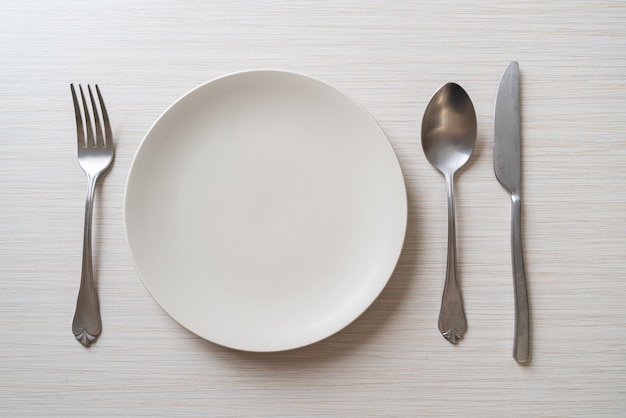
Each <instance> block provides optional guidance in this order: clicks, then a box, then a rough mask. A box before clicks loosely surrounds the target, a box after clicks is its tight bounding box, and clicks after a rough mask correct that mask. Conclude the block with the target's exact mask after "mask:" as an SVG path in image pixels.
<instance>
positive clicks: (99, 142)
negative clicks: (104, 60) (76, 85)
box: [87, 84, 105, 147]
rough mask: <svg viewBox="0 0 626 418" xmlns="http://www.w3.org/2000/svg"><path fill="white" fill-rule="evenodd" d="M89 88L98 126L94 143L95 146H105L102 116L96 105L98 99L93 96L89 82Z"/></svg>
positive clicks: (95, 123) (96, 126)
mask: <svg viewBox="0 0 626 418" xmlns="http://www.w3.org/2000/svg"><path fill="white" fill-rule="evenodd" d="M87 90H89V100H90V101H91V109H92V110H93V124H94V126H95V128H96V142H95V143H94V146H95V147H102V146H104V145H105V144H104V139H103V138H102V127H101V125H100V117H99V116H98V107H97V106H96V101H95V99H94V97H93V93H92V92H91V86H90V85H89V84H87Z"/></svg>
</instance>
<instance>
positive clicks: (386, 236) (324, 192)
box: [124, 70, 407, 351]
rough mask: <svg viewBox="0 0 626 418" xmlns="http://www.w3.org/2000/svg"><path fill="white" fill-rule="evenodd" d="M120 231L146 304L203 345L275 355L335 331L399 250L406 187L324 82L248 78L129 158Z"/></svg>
mask: <svg viewBox="0 0 626 418" xmlns="http://www.w3.org/2000/svg"><path fill="white" fill-rule="evenodd" d="M124 218H125V219H124V222H125V227H126V237H127V240H128V243H129V247H130V250H131V254H132V257H133V260H134V263H135V267H136V269H137V271H138V273H139V275H140V277H141V279H142V281H143V283H144V285H145V286H146V288H147V289H148V291H149V292H150V294H151V295H152V296H153V297H154V299H155V300H156V301H157V303H158V304H159V305H160V306H161V307H162V308H163V309H164V310H165V311H166V312H167V313H168V314H169V315H170V316H171V317H172V318H174V319H175V320H176V321H178V322H179V323H180V324H181V325H182V326H184V327H186V328H187V329H189V330H190V331H192V332H193V333H195V334H197V335H199V336H201V337H203V338H205V339H207V340H209V341H212V342H214V343H217V344H220V345H223V346H226V347H231V348H234V349H239V350H247V351H280V350H287V349H292V348H297V347H301V346H304V345H307V344H311V343H314V342H316V341H319V340H321V339H323V338H325V337H327V336H329V335H331V334H333V333H335V332H337V331H339V330H340V329H342V328H343V327H345V326H346V325H347V324H349V323H350V322H351V321H353V320H354V319H355V318H357V317H358V316H359V315H360V314H361V313H362V312H363V311H364V310H365V309H367V307H368V306H369V305H370V304H371V303H372V302H373V301H374V299H376V297H377V296H378V294H379V293H380V292H381V290H382V289H383V288H384V286H385V284H386V283H387V281H388V280H389V277H390V276H391V274H392V272H393V270H394V268H395V265H396V262H397V260H398V257H399V255H400V251H401V249H402V244H403V241H404V235H405V230H406V221H407V199H406V189H405V185H404V180H403V176H402V172H401V169H400V165H399V164H398V160H397V158H396V155H395V153H394V151H393V148H392V147H391V145H390V143H389V141H388V140H387V138H386V136H385V134H384V132H383V131H382V129H381V128H380V127H379V126H378V125H377V123H376V122H375V121H374V119H373V118H372V117H371V116H370V115H369V114H368V113H367V112H366V111H365V110H363V109H362V108H361V107H360V106H358V105H357V104H356V103H355V102H353V101H352V100H350V99H349V98H347V97H346V96H344V95H343V94H341V93H340V92H338V91H337V90H335V89H334V88H332V87H330V86H329V85H327V84H325V83H323V82H321V81H319V80H316V79H313V78H310V77H307V76H304V75H301V74H295V73H291V72H285V71H270V70H267V71H265V70H262V71H246V72H241V73H235V74H231V75H227V76H224V77H220V78H217V79H215V80H213V81H210V82H208V83H206V84H203V85H201V86H199V87H197V88H195V89H193V90H192V91H190V92H189V93H187V94H185V95H184V96H183V97H181V98H180V99H179V100H177V101H176V102H175V103H174V104H172V105H171V106H170V107H169V108H168V109H167V110H166V111H165V112H164V113H163V114H162V115H161V116H160V117H159V118H158V120H157V121H156V122H155V123H154V125H153V126H152V127H151V128H150V130H149V131H148V133H147V134H146V136H145V138H144V139H143V141H142V143H141V145H140V147H139V149H138V151H137V154H136V156H135V158H134V160H133V162H132V166H131V168H130V173H129V176H128V180H127V184H126V193H125V201H124Z"/></svg>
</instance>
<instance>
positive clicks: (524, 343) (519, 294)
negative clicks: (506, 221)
mask: <svg viewBox="0 0 626 418" xmlns="http://www.w3.org/2000/svg"><path fill="white" fill-rule="evenodd" d="M511 202H512V205H511V251H512V256H513V287H514V294H515V337H514V340H513V357H514V358H515V360H517V362H518V363H526V362H527V361H528V359H529V358H530V310H529V308H528V289H527V287H526V273H525V271H524V253H523V251H522V200H521V198H520V195H519V194H515V193H514V194H512V196H511Z"/></svg>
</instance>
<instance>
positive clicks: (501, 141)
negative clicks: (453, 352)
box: [493, 61, 530, 363]
mask: <svg viewBox="0 0 626 418" xmlns="http://www.w3.org/2000/svg"><path fill="white" fill-rule="evenodd" d="M493 167H494V171H495V174H496V178H497V179H498V181H499V182H500V184H502V186H503V187H504V188H505V189H506V190H507V191H508V192H509V193H510V194H511V255H512V262H513V288H514V295H515V336H514V341H513V357H514V358H515V360H516V361H517V362H519V363H526V362H528V360H529V359H530V310H529V307H528V289H527V285H526V273H525V271H524V254H523V249H522V222H521V218H522V200H521V180H522V178H521V134H520V94H519V64H518V63H517V62H516V61H514V62H512V63H511V64H510V65H509V67H508V68H507V69H506V71H505V72H504V74H503V76H502V79H501V80H500V85H499V87H498V94H497V96H496V106H495V119H494V143H493Z"/></svg>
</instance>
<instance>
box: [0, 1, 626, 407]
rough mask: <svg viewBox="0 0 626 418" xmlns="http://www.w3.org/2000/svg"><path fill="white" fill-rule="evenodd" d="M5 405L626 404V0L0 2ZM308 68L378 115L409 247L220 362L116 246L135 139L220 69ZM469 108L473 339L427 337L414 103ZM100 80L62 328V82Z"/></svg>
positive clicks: (462, 216)
mask: <svg viewBox="0 0 626 418" xmlns="http://www.w3.org/2000/svg"><path fill="white" fill-rule="evenodd" d="M0 17H1V18H2V25H0V56H1V59H0V196H2V200H1V201H0V260H1V263H2V264H1V267H0V414H1V415H6V416H16V415H27V416H30V415H36V414H42V415H56V416H68V415H88V414H92V413H95V414H96V415H107V416H111V415H151V416H154V415H164V416H176V415H191V416H211V415H213V416H283V415H284V416H313V415H325V416H437V415H461V416H533V417H534V416H616V415H622V414H624V411H626V302H625V301H626V279H625V277H624V271H625V269H626V262H625V260H626V258H625V257H624V253H625V250H626V168H625V163H624V161H625V160H626V118H625V117H624V115H625V114H626V3H625V2H623V1H562V0H556V1H525V2H518V1H504V0H499V1H493V2H484V3H481V2H475V1H462V0H455V1H438V2H436V1H432V2H426V1H413V2H408V1H395V2H391V1H386V0H378V1H375V0H364V1H358V2H357V1H347V0H343V1H334V2H326V1H322V2H313V1H272V2H262V1H258V2H253V1H239V0H236V1H230V2H225V1H224V2H218V1H207V2H168V1H134V2H133V1H111V2H70V1H66V0H62V1H56V2H44V1H24V2H13V4H11V3H9V2H5V3H3V4H2V5H0ZM511 60H517V61H519V62H520V69H521V74H522V111H523V114H522V124H523V132H522V136H523V187H524V188H523V201H524V215H523V216H524V217H523V222H524V228H525V229H524V246H525V256H526V271H527V279H528V283H529V287H530V289H529V290H530V299H531V311H532V325H533V340H532V353H533V359H532V363H531V365H530V366H529V367H520V366H519V365H518V364H517V363H516V362H515V361H514V360H513V359H512V357H511V349H512V341H513V338H512V337H513V335H512V333H513V321H514V314H513V287H512V275H511V264H510V262H511V261H510V246H509V245H510V242H509V228H510V203H509V197H508V196H507V193H506V192H505V191H504V189H502V188H501V186H500V185H499V184H498V182H497V181H496V179H495V177H494V174H493V168H492V156H491V148H492V145H491V142H492V129H493V120H492V119H493V107H494V99H495V94H496V88H497V86H498V81H499V79H500V76H501V75H502V72H503V71H504V69H505V68H506V66H507V65H508V63H509V62H510V61H511ZM249 68H282V69H287V70H294V71H299V72H303V73H307V74H310V75H312V76H315V77H318V78H320V79H322V80H324V81H326V82H328V83H330V84H332V85H333V86H335V87H337V88H338V89H340V90H342V91H343V92H345V93H347V94H348V95H350V96H351V97H353V98H354V99H355V100H357V101H358V102H359V103H361V104H362V105H363V106H364V107H365V108H366V109H367V110H368V111H369V112H371V114H372V115H373V116H374V117H375V118H376V119H377V121H378V122H379V123H380V125H381V126H382V128H383V129H384V130H385V132H386V133H387V135H388V136H389V139H390V141H391V143H392V145H393V146H394V148H395V150H396V152H397V154H398V158H399V160H400V163H401V165H402V168H403V171H404V174H405V178H406V184H407V191H408V196H409V206H410V208H409V225H408V232H407V238H406V243H405V247H404V251H403V253H402V256H401V259H400V262H399V264H398V267H397V269H396V272H395V273H394V275H393V277H392V278H391V280H390V282H389V285H388V286H387V288H386V289H385V290H384V292H383V293H382V295H381V296H380V297H379V299H378V300H377V301H376V302H375V303H374V304H373V305H372V307H371V308H370V309H369V310H368V311H367V312H366V313H365V314H364V315H363V316H362V317H360V318H359V319H357V320H356V321H355V322H354V323H353V324H351V325H350V326H349V327H347V328H346V329H344V330H343V331H341V332H340V333H338V334H336V335H334V336H332V337H330V338H328V339H327V340H325V341H322V342H320V343H318V344H315V345H312V346H309V347H306V348H304V349H300V350H296V351H290V352H286V353H275V354H263V355H261V354H250V353H242V352H235V351H230V350H227V349H223V348H220V347H218V346H215V345H213V344H211V343H209V342H206V341H204V340H201V339H199V338H197V337H195V336H194V335H192V334H190V333H189V332H187V331H186V330H184V329H182V328H181V327H180V326H178V325H177V324H176V323H175V322H174V321H173V320H172V319H170V318H169V317H168V316H167V314H165V313H164V312H163V311H162V310H161V309H160V308H159V307H158V305H157V304H156V303H155V302H154V301H153V300H152V298H151V297H150V295H149V294H148V293H147V292H146V290H145V288H144V287H143V285H142V284H141V281H140V279H139V277H138V276H137V274H136V273H135V271H134V268H133V265H132V261H131V259H130V255H129V252H128V248H127V245H126V242H125V237H124V229H123V219H122V213H123V210H122V203H123V193H124V183H125V179H126V176H127V173H128V169H129V166H130V163H131V160H132V158H133V155H134V152H135V151H136V149H137V146H138V144H139V142H140V141H141V139H142V137H143V135H144V134H145V132H146V131H147V129H148V128H149V127H150V126H151V124H152V123H153V122H154V121H155V119H156V118H157V117H158V115H159V114H160V113H161V112H162V111H164V110H165V109H166V108H167V106H168V105H169V104H171V103H172V102H173V101H174V100H175V99H177V98H178V97H179V96H180V95H182V94H184V93H185V92H187V91H188V90H189V89H191V88H193V87H195V86H197V85H198V84H200V83H203V82H205V81H207V80H210V79H212V78H214V77H217V76H220V75H223V74H225V73H228V72H232V71H238V70H244V69H249ZM448 81H455V82H457V83H459V84H461V85H462V86H463V87H464V88H465V89H466V90H467V92H468V93H469V94H470V96H471V97H472V99H473V101H474V105H475V108H476V112H477V116H478V124H479V135H478V143H477V149H476V151H475V154H474V156H473V158H472V160H471V162H470V163H469V164H468V166H467V167H466V168H465V169H464V170H463V173H462V175H461V176H459V179H458V181H457V184H456V185H457V190H456V191H457V196H456V198H457V233H458V251H459V254H458V266H459V267H458V268H459V276H460V283H461V287H462V291H463V295H464V303H465V309H466V314H467V319H468V325H469V329H468V332H467V335H466V337H465V339H464V340H463V341H462V342H461V343H459V344H458V345H457V346H452V345H450V344H449V343H448V342H446V341H445V340H444V339H443V338H442V337H441V335H439V332H438V330H437V315H438V312H439V303H440V297H441V291H442V287H443V277H444V263H445V254H446V251H445V248H446V247H445V246H446V227H447V223H446V207H445V204H446V201H445V188H444V182H443V178H442V177H441V175H440V174H439V173H437V172H436V171H435V170H434V169H433V168H432V167H431V166H430V165H429V164H428V162H427V161H426V159H425V158H424V156H423V154H422V150H421V146H420V137H419V127H420V123H421V115H422V113H423V111H424V108H425V106H426V104H427V103H428V100H429V98H430V96H431V94H432V93H433V92H434V91H435V90H436V89H437V88H438V87H439V86H440V85H442V84H444V83H445V82H448ZM70 82H74V83H88V82H89V83H95V82H97V83H99V85H100V87H101V89H102V91H103V94H104V97H105V100H106V102H107V107H108V109H109V113H110V116H111V120H112V123H113V131H114V134H115V137H116V141H117V153H116V161H115V163H114V166H113V168H112V170H111V171H110V172H109V174H108V175H107V176H106V177H105V178H104V181H103V183H102V186H101V188H100V189H99V190H98V194H97V197H96V199H97V201H96V202H97V203H96V211H95V217H94V221H95V225H94V228H95V229H94V240H95V244H94V245H95V248H96V253H95V264H96V271H97V277H98V287H99V295H100V304H101V309H102V318H103V332H102V336H101V337H100V339H99V340H98V342H97V343H96V344H95V345H94V346H93V347H92V348H90V349H85V348H84V347H82V346H81V345H80V344H78V343H77V342H76V341H75V340H74V337H73V336H72V333H71V329H70V325H71V320H72V313H73V309H74V303H75V298H76V294H77V291H78V283H79V275H80V255H81V246H82V243H81V237H82V226H83V225H82V223H83V218H82V216H83V199H84V192H85V187H86V184H85V179H84V176H83V174H82V173H81V171H80V169H79V167H78V164H77V162H76V150H75V136H74V135H75V126H74V120H73V114H72V104H71V98H70V93H69V83H70Z"/></svg>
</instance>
